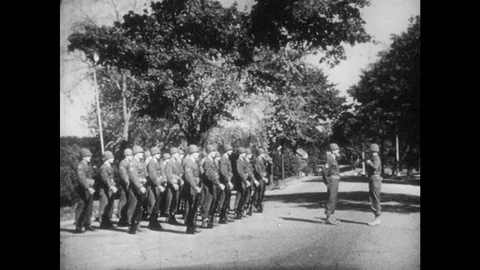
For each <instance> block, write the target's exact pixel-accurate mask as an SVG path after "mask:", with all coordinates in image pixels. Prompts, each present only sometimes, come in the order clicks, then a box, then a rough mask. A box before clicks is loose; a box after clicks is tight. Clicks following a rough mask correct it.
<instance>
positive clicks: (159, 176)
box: [147, 147, 166, 230]
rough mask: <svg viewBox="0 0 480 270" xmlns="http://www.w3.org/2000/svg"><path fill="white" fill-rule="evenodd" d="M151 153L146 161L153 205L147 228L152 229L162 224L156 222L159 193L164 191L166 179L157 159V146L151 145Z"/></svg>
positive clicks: (158, 156)
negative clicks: (150, 156) (147, 161)
mask: <svg viewBox="0 0 480 270" xmlns="http://www.w3.org/2000/svg"><path fill="white" fill-rule="evenodd" d="M151 153H152V155H153V157H152V159H150V162H149V163H148V166H147V168H148V176H149V177H148V180H149V181H148V187H147V189H148V190H150V192H151V194H153V196H154V199H155V201H154V205H153V209H152V211H151V215H150V220H149V221H150V223H149V224H148V228H150V229H152V230H160V229H162V226H161V225H160V223H158V220H157V219H158V212H159V209H160V201H161V194H162V193H163V192H164V191H165V187H164V186H163V185H164V183H166V179H165V177H164V176H163V171H162V169H161V166H160V163H159V160H160V149H159V148H158V147H152V149H151Z"/></svg>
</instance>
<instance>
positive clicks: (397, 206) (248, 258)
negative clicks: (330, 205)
mask: <svg viewBox="0 0 480 270" xmlns="http://www.w3.org/2000/svg"><path fill="white" fill-rule="evenodd" d="M325 191H326V188H325V185H324V184H323V183H322V182H320V181H319V180H318V178H314V177H304V178H301V179H296V180H292V181H290V182H289V183H288V184H287V186H286V187H285V188H283V189H277V190H271V191H267V193H266V195H267V200H268V201H267V202H266V203H265V208H264V213H263V214H254V215H253V216H251V217H248V218H246V219H243V220H240V221H235V222H234V223H232V224H228V225H220V226H219V227H215V228H214V229H206V230H202V232H201V233H199V234H196V235H186V234H185V233H184V232H185V227H183V226H173V225H169V224H162V226H163V227H164V231H162V232H154V231H149V230H148V229H147V230H146V232H144V233H140V234H137V235H129V234H127V233H126V229H125V228H118V229H117V230H113V231H112V230H97V231H96V232H90V233H89V232H87V233H86V234H83V235H75V234H72V231H73V229H74V226H73V225H72V224H71V222H70V223H62V224H63V225H62V224H61V228H60V250H61V251H60V256H61V261H60V265H61V268H62V269H160V268H161V269H182V268H189V269H191V268H194V269H225V268H228V269H258V268H261V269H292V268H293V269H299V268H303V269H305V268H307V269H419V268H420V186H413V185H401V184H384V185H383V186H382V201H383V202H382V207H383V212H384V213H383V215H382V225H381V226H379V227H369V226H367V225H366V223H367V222H369V221H371V219H372V218H373V215H372V213H371V212H370V209H369V203H368V196H367V194H368V193H367V191H368V186H367V184H366V183H365V182H355V181H349V182H341V183H340V194H339V202H338V204H337V212H336V213H335V214H336V216H337V219H339V220H340V221H343V222H342V223H341V224H340V225H338V226H331V225H326V224H324V220H323V218H324V214H323V212H324V208H323V201H324V200H325ZM94 225H98V223H94ZM146 225H147V222H142V224H141V226H142V227H143V226H146ZM219 236H220V237H219Z"/></svg>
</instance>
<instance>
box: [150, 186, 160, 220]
mask: <svg viewBox="0 0 480 270" xmlns="http://www.w3.org/2000/svg"><path fill="white" fill-rule="evenodd" d="M151 189H152V193H153V196H154V199H155V203H154V205H153V208H152V212H151V214H150V223H149V224H148V226H149V227H150V228H151V229H161V228H162V227H161V226H160V223H159V222H158V212H159V209H160V201H161V200H160V199H161V193H160V188H158V187H151Z"/></svg>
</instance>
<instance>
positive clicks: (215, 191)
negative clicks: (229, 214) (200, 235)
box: [208, 186, 220, 228]
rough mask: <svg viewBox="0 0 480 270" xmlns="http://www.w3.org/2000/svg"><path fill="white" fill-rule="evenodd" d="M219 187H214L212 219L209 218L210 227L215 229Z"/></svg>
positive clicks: (211, 208)
mask: <svg viewBox="0 0 480 270" xmlns="http://www.w3.org/2000/svg"><path fill="white" fill-rule="evenodd" d="M219 189H220V188H217V186H213V187H212V204H211V206H210V214H209V216H210V218H209V225H208V226H209V227H211V228H213V223H214V222H215V210H216V209H217V207H216V206H217V203H218V190H219Z"/></svg>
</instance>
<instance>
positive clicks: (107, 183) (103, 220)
mask: <svg viewBox="0 0 480 270" xmlns="http://www.w3.org/2000/svg"><path fill="white" fill-rule="evenodd" d="M103 160H104V162H103V164H102V166H101V167H100V178H101V180H102V181H101V185H100V192H99V195H100V209H99V216H100V228H102V229H111V228H113V224H112V222H111V218H112V214H113V206H114V200H115V193H116V192H117V187H116V185H115V181H114V180H113V175H114V173H113V167H112V163H113V161H114V160H115V159H114V157H113V154H112V152H110V151H105V152H104V153H103Z"/></svg>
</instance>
